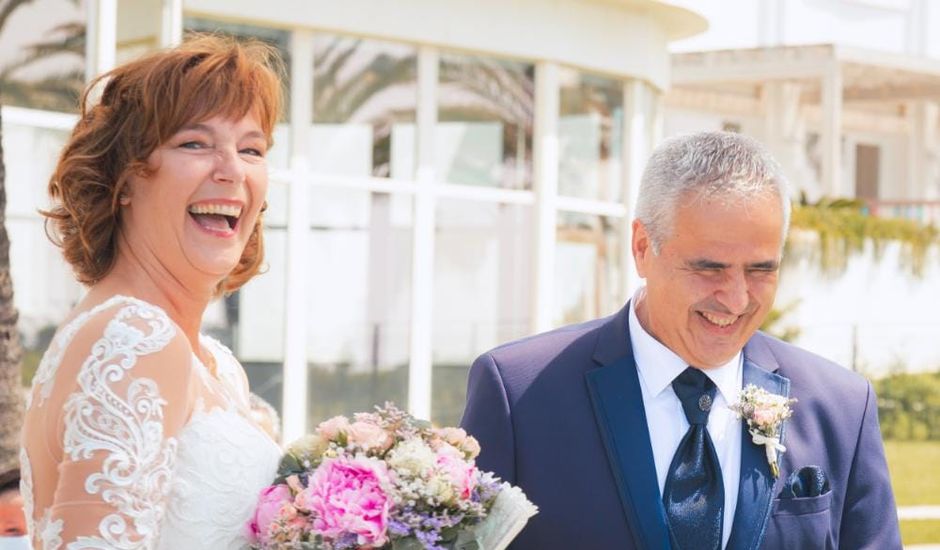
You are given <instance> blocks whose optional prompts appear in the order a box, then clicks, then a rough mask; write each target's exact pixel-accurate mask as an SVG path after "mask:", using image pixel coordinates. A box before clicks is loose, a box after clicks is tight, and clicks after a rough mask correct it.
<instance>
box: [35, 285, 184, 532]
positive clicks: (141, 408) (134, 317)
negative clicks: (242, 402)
mask: <svg viewBox="0 0 940 550" xmlns="http://www.w3.org/2000/svg"><path fill="white" fill-rule="evenodd" d="M98 317H99V318H95V319H92V320H91V321H90V322H89V323H87V325H86V326H85V327H84V328H83V330H82V331H81V332H80V333H79V334H78V335H77V336H76V337H75V339H74V340H73V342H72V343H71V345H70V346H69V349H68V350H67V351H66V354H65V357H64V360H63V365H65V364H68V363H70V362H73V364H77V363H80V367H79V368H78V369H77V371H76V374H75V387H74V390H73V391H71V393H68V394H67V396H66V397H65V398H64V406H63V407H62V409H61V410H62V413H61V417H60V418H59V419H58V426H59V428H58V433H60V434H61V440H60V441H61V444H62V447H61V461H60V462H59V466H58V484H57V486H56V488H55V494H54V497H53V503H52V506H51V507H50V508H49V510H48V511H47V512H46V513H47V516H48V517H47V518H45V520H44V521H43V526H42V527H43V528H41V529H38V531H40V533H39V534H40V536H41V537H42V538H43V539H44V540H43V543H44V547H45V548H47V549H48V548H53V549H54V548H58V547H60V546H61V545H63V544H64V545H65V546H64V547H65V548H66V549H68V550H71V549H79V548H108V549H145V548H153V547H154V546H155V544H156V542H157V539H158V537H159V533H160V524H161V520H162V518H163V515H164V512H165V508H166V499H167V495H168V494H169V491H170V485H171V481H172V476H173V471H174V463H175V460H176V455H177V441H176V438H175V435H176V433H177V432H178V431H179V429H180V428H181V427H182V426H183V424H184V423H185V422H186V420H187V419H188V417H189V416H190V414H191V412H192V409H193V404H194V396H193V390H192V387H193V384H192V375H193V374H192V373H193V368H192V357H193V356H192V352H191V348H190V346H189V343H188V342H187V340H186V339H185V337H184V336H183V335H182V334H181V333H180V332H179V331H178V330H177V329H176V326H175V325H174V324H173V323H172V322H171V321H170V319H169V318H168V317H167V316H166V314H165V313H163V312H162V311H161V310H159V309H157V308H155V307H153V306H149V305H147V304H144V303H137V302H132V303H130V304H123V305H121V307H120V308H118V309H117V310H116V313H114V310H111V311H110V312H109V314H106V315H101V316H98ZM89 350H90V352H89ZM70 358H71V359H70ZM63 374H64V373H63ZM52 410H55V409H52Z"/></svg>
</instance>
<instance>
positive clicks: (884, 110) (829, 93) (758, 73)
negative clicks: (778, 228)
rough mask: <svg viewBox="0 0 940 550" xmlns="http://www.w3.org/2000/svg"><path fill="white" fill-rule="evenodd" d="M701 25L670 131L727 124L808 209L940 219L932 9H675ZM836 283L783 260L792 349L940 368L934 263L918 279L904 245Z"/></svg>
mask: <svg viewBox="0 0 940 550" xmlns="http://www.w3.org/2000/svg"><path fill="white" fill-rule="evenodd" d="M674 3H676V4H679V5H684V6H686V7H688V8H690V9H694V10H695V11H697V12H698V13H700V14H702V15H704V16H705V17H706V18H707V19H708V23H709V28H708V30H707V31H706V32H704V33H700V34H697V35H695V36H692V37H690V38H687V39H684V40H680V41H676V42H673V43H672V44H671V45H670V48H671V50H672V51H673V52H674V53H673V65H672V68H673V72H672V86H671V89H670V90H669V92H668V93H667V95H666V98H665V105H666V108H665V116H664V121H665V122H664V134H665V135H672V134H675V133H679V132H686V131H694V130H705V129H721V128H726V129H735V130H738V131H742V132H745V133H748V134H750V135H753V136H755V137H757V138H758V139H760V140H761V141H763V142H764V143H766V144H767V145H768V146H769V147H770V148H771V149H772V150H773V151H774V153H775V156H776V157H777V159H778V160H779V161H780V162H781V163H782V164H783V167H784V171H785V173H786V174H787V175H788V176H789V177H790V178H791V181H792V182H793V183H794V187H795V191H802V192H803V193H805V195H806V196H807V197H808V198H809V199H810V200H816V199H818V198H819V197H821V196H829V197H850V198H859V199H862V200H864V201H865V202H867V204H868V205H869V207H870V210H871V211H872V212H874V213H876V214H878V215H880V216H898V217H905V218H912V219H916V220H920V221H923V222H932V223H934V224H935V225H938V224H940V165H938V159H940V141H938V130H940V116H938V104H940V103H938V102H940V38H938V36H937V35H936V33H935V32H932V31H933V30H934V29H936V28H938V26H940V3H937V2H931V1H928V0H830V1H825V2H821V1H811V0H758V1H755V0H677V1H676V2H674ZM874 252H875V251H874V250H873V249H870V250H869V251H868V252H867V253H866V254H865V255H862V256H859V257H856V258H854V259H852V260H851V261H850V262H849V265H848V268H847V269H846V271H845V273H844V274H843V275H842V276H841V277H838V278H835V279H832V278H830V277H827V276H825V275H823V274H821V273H820V272H819V270H818V269H816V268H815V265H814V262H812V261H809V260H807V259H799V260H797V259H796V258H793V260H796V261H791V262H788V263H787V264H785V269H784V273H783V277H782V286H781V289H780V292H779V294H778V298H777V305H778V307H786V306H789V305H793V306H795V307H794V309H793V311H792V312H791V313H790V314H788V315H787V316H786V317H785V318H784V320H783V322H782V324H784V325H792V326H795V327H799V328H800V329H801V334H800V337H799V338H798V339H797V343H799V344H800V345H803V346H804V347H807V348H809V349H812V350H814V351H816V352H818V353H821V354H823V355H825V356H827V357H830V358H832V359H835V360H837V361H838V362H840V363H842V364H844V365H847V366H848V365H851V366H853V367H854V368H858V369H860V370H865V371H867V372H869V373H871V374H876V375H877V374H883V373H885V372H888V371H889V370H890V369H892V368H897V367H900V366H903V367H904V368H906V369H908V370H928V369H930V370H936V369H937V368H940V348H938V347H937V345H936V341H937V337H938V335H940V311H938V309H937V308H936V307H935V304H940V285H937V284H936V281H937V277H938V276H940V261H938V260H940V258H938V251H937V250H936V248H935V249H934V250H933V251H932V253H931V254H930V255H929V256H928V259H927V264H926V265H927V268H926V271H925V273H924V275H923V276H922V277H915V276H912V275H910V270H908V269H905V268H904V267H903V263H904V262H903V260H904V258H903V256H902V255H901V253H900V252H901V250H900V247H899V246H898V245H893V246H891V247H889V248H888V250H887V251H886V253H885V254H884V256H883V257H881V258H880V259H879V258H877V257H876V256H877V255H876V254H875V253H874Z"/></svg>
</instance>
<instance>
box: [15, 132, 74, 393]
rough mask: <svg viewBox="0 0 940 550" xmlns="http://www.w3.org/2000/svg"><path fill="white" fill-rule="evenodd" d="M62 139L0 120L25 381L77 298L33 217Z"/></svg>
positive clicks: (44, 199) (70, 277) (44, 203)
mask: <svg viewBox="0 0 940 550" xmlns="http://www.w3.org/2000/svg"><path fill="white" fill-rule="evenodd" d="M68 135H69V131H68V130H66V129H57V128H43V127H39V126H34V125H31V124H22V123H19V122H15V121H12V120H10V119H8V118H5V119H4V120H3V156H4V160H5V161H6V170H7V171H6V180H5V185H6V194H7V210H6V219H5V224H6V228H7V234H8V235H9V239H10V258H11V262H10V272H11V276H12V278H13V289H14V293H13V299H14V301H15V305H16V308H17V310H18V311H19V315H20V316H19V321H18V328H19V330H20V333H21V335H22V343H23V348H24V349H23V351H24V355H23V374H24V379H26V380H27V381H29V380H31V379H32V376H33V374H34V373H35V372H36V368H37V367H38V366H39V360H40V358H41V357H42V354H43V353H45V351H46V348H47V347H48V346H49V342H50V341H51V338H52V335H53V334H54V333H55V330H56V328H57V327H58V325H59V323H60V322H61V321H62V319H64V318H65V316H66V315H67V314H68V312H69V310H70V309H71V308H72V306H73V305H74V304H75V303H76V302H77V301H78V299H79V298H80V297H81V295H82V293H83V290H82V287H81V285H80V284H79V283H78V282H77V281H76V280H75V276H74V274H73V273H72V270H71V268H70V267H69V265H68V264H67V263H66V262H65V261H64V260H63V258H62V250H61V249H59V248H58V247H57V246H55V245H53V244H52V242H50V241H49V239H48V238H47V237H46V232H45V230H44V226H43V218H41V217H40V216H39V214H38V213H37V210H39V209H40V208H47V207H48V206H49V199H48V195H47V188H48V187H47V186H48V183H49V177H50V176H51V175H52V171H53V169H54V168H55V163H56V159H57V158H58V156H59V152H60V150H61V149H62V146H63V145H64V144H65V141H66V139H67V138H68Z"/></svg>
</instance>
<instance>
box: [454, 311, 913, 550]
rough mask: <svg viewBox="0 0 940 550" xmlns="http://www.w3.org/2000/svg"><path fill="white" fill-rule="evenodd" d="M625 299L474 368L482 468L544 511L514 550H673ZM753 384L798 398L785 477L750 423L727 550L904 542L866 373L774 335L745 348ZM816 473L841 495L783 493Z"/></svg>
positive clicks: (886, 547)
mask: <svg viewBox="0 0 940 550" xmlns="http://www.w3.org/2000/svg"><path fill="white" fill-rule="evenodd" d="M629 307H630V306H629V304H627V306H626V307H624V308H623V309H622V310H621V311H620V312H619V313H617V314H615V315H613V316H611V317H607V318H604V319H598V320H594V321H590V322H587V323H584V324H580V325H575V326H570V327H565V328H561V329H558V330H555V331H552V332H548V333H545V334H540V335H536V336H533V337H530V338H526V339H523V340H519V341H516V342H512V343H509V344H506V345H503V346H501V347H498V348H496V349H494V350H492V351H490V352H487V353H485V354H483V355H482V356H480V357H479V358H478V359H477V360H476V361H475V362H474V364H473V367H472V368H471V370H470V378H469V385H468V397H467V407H466V410H465V412H464V417H463V421H462V422H461V425H462V426H463V427H464V428H465V429H466V430H467V431H468V432H469V433H471V434H472V435H474V436H475V437H476V438H477V439H479V441H480V444H481V445H482V448H483V450H482V452H481V454H480V457H479V459H478V461H477V463H478V465H479V466H480V467H481V468H482V469H484V470H491V471H493V472H495V473H496V474H497V475H499V476H500V477H502V478H503V479H505V480H507V481H509V482H511V483H513V484H516V485H519V486H520V487H522V489H523V490H524V491H525V492H526V494H527V495H528V496H529V498H530V499H531V500H532V501H533V502H534V503H535V504H536V505H537V506H538V507H539V509H540V512H539V514H538V515H536V516H535V517H534V518H532V519H531V520H530V523H529V524H528V526H527V527H526V528H525V529H524V530H523V532H522V533H521V534H520V535H519V537H518V538H517V539H516V541H515V542H514V543H513V546H512V547H511V548H512V549H513V550H554V549H558V550H572V549H581V548H583V549H595V548H597V549H613V548H617V549H631V548H636V549H668V548H669V547H670V545H669V537H668V535H667V527H666V519H665V512H664V510H663V505H662V499H661V496H660V492H659V485H658V483H657V478H656V470H655V466H654V463H653V454H652V448H651V446H650V440H649V432H648V429H647V422H646V414H645V411H644V408H643V399H642V396H641V393H640V386H639V379H638V377H637V371H636V364H635V362H634V359H633V352H632V350H631V346H630V337H629V328H628V322H627V319H628V317H627V315H628V311H629V309H628V308H629ZM744 384H745V385H747V384H755V385H757V386H760V387H763V388H766V389H768V390H769V391H772V392H774V393H778V394H782V395H787V394H789V395H790V396H791V397H796V398H797V399H798V400H799V401H798V403H796V404H795V405H794V406H793V411H794V413H793V417H792V418H791V419H790V420H789V421H788V422H787V423H786V425H785V426H784V432H783V444H784V445H785V446H786V447H787V452H786V453H784V454H783V455H782V458H781V461H780V478H779V479H777V480H775V479H773V478H772V477H771V475H770V469H769V467H768V465H767V459H766V455H765V454H764V448H763V447H762V446H757V445H754V444H753V443H752V442H751V438H750V436H749V435H748V434H747V431H746V427H745V425H744V422H743V421H742V423H741V424H742V430H743V431H744V434H743V437H742V449H741V481H740V490H739V493H738V504H737V511H736V513H735V518H734V527H733V529H732V533H731V539H730V540H729V542H728V548H731V549H756V548H764V549H802V550H806V549H814V548H846V549H852V550H856V549H864V548H871V549H878V550H892V549H895V548H901V541H900V535H899V533H898V523H897V512H896V509H895V504H894V497H893V494H892V491H891V486H890V482H889V479H888V471H887V465H886V463H885V457H884V448H883V445H882V441H881V434H880V432H879V429H878V413H877V407H876V402H875V395H874V392H873V391H872V389H871V386H870V384H868V382H867V381H865V380H864V379H863V378H862V377H860V376H858V375H856V374H855V373H852V372H850V371H848V370H846V369H844V368H842V367H840V366H838V365H836V364H834V363H832V362H830V361H827V360H825V359H822V358H821V357H819V356H816V355H813V354H811V353H809V352H807V351H804V350H801V349H799V348H796V347H794V346H791V345H789V344H786V343H784V342H781V341H779V340H776V339H774V338H771V337H769V336H767V335H765V334H762V333H757V334H755V335H754V336H753V337H752V338H751V340H750V341H749V342H748V343H747V345H746V346H745V348H744ZM809 465H815V466H819V467H820V468H822V470H823V471H824V472H825V473H826V475H827V476H828V479H829V482H830V485H831V491H829V492H828V493H826V494H823V495H821V496H816V497H805V498H790V499H782V498H779V497H780V496H781V495H780V491H781V486H782V480H785V479H786V478H787V476H789V475H790V473H791V472H793V471H796V470H799V469H800V468H802V467H804V466H809Z"/></svg>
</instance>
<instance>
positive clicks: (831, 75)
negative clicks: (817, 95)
mask: <svg viewBox="0 0 940 550" xmlns="http://www.w3.org/2000/svg"><path fill="white" fill-rule="evenodd" d="M821 114H822V132H821V134H820V152H821V157H822V181H821V182H820V184H821V187H822V189H823V194H824V195H829V196H830V197H851V196H854V189H852V190H849V189H846V188H845V185H844V184H843V182H842V67H841V65H839V62H838V61H833V62H832V63H830V65H829V67H828V69H827V70H826V73H825V74H824V75H823V78H822V113H821Z"/></svg>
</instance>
